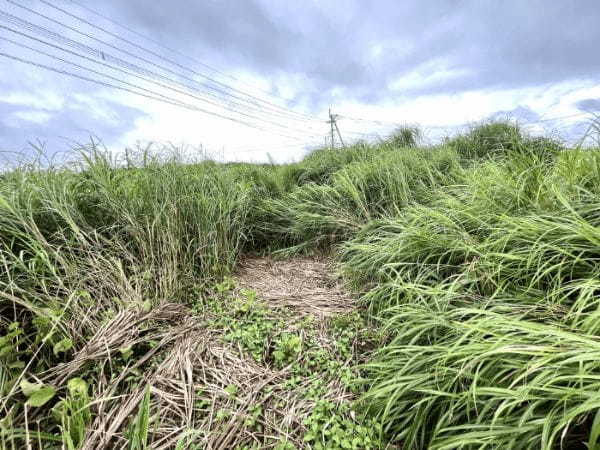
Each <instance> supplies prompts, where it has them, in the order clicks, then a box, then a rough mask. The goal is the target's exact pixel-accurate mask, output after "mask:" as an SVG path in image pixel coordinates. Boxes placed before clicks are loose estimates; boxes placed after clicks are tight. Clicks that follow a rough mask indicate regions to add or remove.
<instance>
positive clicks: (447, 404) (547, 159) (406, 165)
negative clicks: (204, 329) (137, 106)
mask: <svg viewBox="0 0 600 450" xmlns="http://www.w3.org/2000/svg"><path fill="white" fill-rule="evenodd" d="M410 144H413V142H412V141H411V140H410V139H408V140H407V139H405V138H403V137H402V135H400V136H398V137H396V139H392V140H390V141H389V142H386V143H382V144H381V145H378V146H375V147H371V146H367V145H357V146H355V147H353V148H351V149H348V150H345V151H335V152H331V151H327V150H322V151H318V152H315V153H314V154H312V155H310V156H309V157H308V158H306V159H305V160H304V161H303V162H301V163H299V164H293V165H288V166H251V165H243V164H239V165H227V166H220V165H216V164H213V163H204V164H199V165H194V166H182V165H179V164H176V163H172V164H160V165H159V164H152V163H148V164H147V165H146V166H145V167H143V168H141V169H130V170H124V169H113V168H111V167H110V165H109V164H108V163H107V161H106V160H104V159H103V158H101V157H98V156H93V157H92V159H91V160H90V161H89V165H88V167H87V169H86V170H85V171H84V172H81V173H73V172H59V171H57V172H43V173H42V172H32V171H20V172H19V171H17V172H14V173H11V174H8V175H6V176H4V179H2V180H0V246H2V247H1V249H0V258H1V259H2V260H1V261H0V262H1V267H2V269H0V270H1V271H0V298H1V299H2V301H1V303H0V308H2V312H1V314H0V317H1V320H2V327H3V329H5V331H4V332H3V334H4V337H3V338H2V340H1V341H0V344H1V347H0V352H2V353H1V355H2V356H0V358H2V373H1V374H0V375H1V376H0V390H1V392H2V396H3V400H2V405H0V406H1V407H2V415H3V416H4V417H5V419H3V422H2V423H3V425H2V427H3V429H4V430H7V431H4V432H3V438H4V439H12V438H15V436H19V435H22V434H23V433H24V432H25V431H24V430H25V428H26V427H25V419H26V412H27V408H25V407H24V406H23V403H24V402H25V400H26V396H25V395H24V394H27V393H28V394H29V395H30V397H29V400H30V402H31V395H34V396H37V398H38V400H39V402H40V403H41V402H42V400H44V399H45V398H44V393H45V394H46V395H45V397H50V396H51V395H50V394H52V392H51V391H52V390H53V389H56V390H57V393H56V395H54V396H52V398H51V399H49V400H48V401H47V403H45V404H44V405H43V406H41V407H38V408H35V407H28V408H29V409H28V414H29V416H27V418H28V419H29V421H30V422H31V420H36V418H41V417H44V415H47V411H48V408H50V407H51V406H55V404H56V401H57V399H59V398H63V401H62V403H61V405H62V406H61V408H63V409H62V410H61V411H58V416H59V421H58V423H56V422H51V421H50V420H42V421H41V425H40V429H41V430H42V431H43V432H44V433H47V434H44V435H40V436H39V437H40V439H42V440H47V442H50V441H51V440H52V439H58V441H60V440H61V439H62V440H64V439H65V433H67V434H69V430H67V428H69V427H71V428H70V429H75V428H77V427H75V425H71V422H73V420H74V419H69V420H71V422H68V423H65V418H70V417H71V418H72V416H73V414H71V413H69V412H68V405H70V404H71V403H76V402H77V401H79V402H84V400H85V396H86V395H88V394H87V392H86V393H85V395H84V394H83V393H82V391H83V389H81V386H80V385H77V383H76V382H71V384H72V386H67V379H76V380H77V379H78V378H85V380H86V382H87V384H88V385H89V386H88V387H89V391H90V392H93V393H94V395H97V394H98V392H100V391H101V388H102V387H106V386H104V385H103V384H102V383H104V384H106V381H100V380H103V379H108V380H111V379H113V378H114V377H115V376H117V374H118V371H119V370H118V368H115V367H112V365H111V364H110V358H111V352H113V353H114V352H119V351H120V352H121V357H125V356H126V358H125V360H124V361H123V364H125V365H126V366H128V367H129V366H131V365H132V364H133V363H132V361H140V360H142V359H143V358H144V357H145V355H147V354H148V353H150V352H151V349H149V348H144V345H143V342H146V341H148V340H150V338H148V335H151V336H153V339H152V340H155V341H157V342H159V345H158V350H156V351H154V353H153V354H159V353H160V351H166V349H167V348H168V346H167V344H164V348H163V347H161V346H163V341H161V340H160V339H162V338H164V336H163V334H161V330H160V326H158V325H157V323H159V322H160V320H162V318H165V319H164V320H167V319H168V317H170V316H169V314H175V313H174V312H173V311H172V310H169V311H168V314H167V312H165V305H171V304H177V303H183V304H190V303H192V300H193V299H195V298H213V297H214V294H213V292H214V286H215V284H216V283H218V282H219V281H220V280H222V279H223V276H225V275H227V274H228V273H229V272H230V271H231V270H232V269H233V268H234V266H235V263H236V260H237V258H238V256H239V255H240V254H241V253H242V252H244V251H275V252H279V253H281V254H291V253H294V252H304V251H306V252H310V251H315V250H319V251H323V250H325V251H332V252H334V254H335V255H337V256H338V258H339V262H340V270H341V272H342V273H343V274H344V276H345V277H346V279H347V281H348V284H349V286H352V287H353V288H354V289H355V290H356V291H357V292H360V293H361V295H362V297H363V299H364V304H365V306H366V307H367V311H368V320H370V321H371V322H372V323H373V324H374V325H377V326H378V327H379V328H380V330H382V336H383V337H382V338H381V339H382V340H381V342H380V345H379V348H378V349H377V351H376V352H375V353H374V354H373V355H372V357H371V358H370V361H369V362H368V363H367V364H366V365H365V366H364V367H362V368H361V371H363V375H364V379H362V378H361V379H359V385H357V387H356V388H357V389H359V390H360V391H362V392H363V395H362V401H361V402H360V406H361V407H362V409H363V410H366V411H367V412H368V413H369V414H370V415H371V417H372V418H373V420H376V421H377V422H378V423H381V424H382V426H383V429H384V431H385V436H386V438H387V439H388V440H390V441H391V442H396V443H402V444H403V445H404V446H405V447H406V448H486V447H490V448H547V449H550V448H554V447H556V446H558V445H560V444H562V445H563V446H565V447H567V448H568V447H573V448H575V447H577V446H581V445H583V443H587V444H588V445H589V447H590V448H593V447H594V446H595V445H596V439H597V435H598V434H599V433H600V425H599V423H598V420H596V419H595V416H596V414H597V411H598V408H599V407H600V394H598V392H599V389H598V388H599V387H600V385H599V382H600V368H599V367H598V364H597V361H598V357H599V356H600V354H599V353H600V339H599V337H598V335H599V333H600V329H599V327H598V325H597V323H598V320H597V316H598V311H599V309H598V302H597V292H598V287H599V283H598V273H597V272H598V269H597V266H598V264H597V260H598V258H599V257H600V250H599V249H600V247H599V244H600V232H598V229H599V228H598V225H599V223H598V221H599V220H600V219H599V217H600V214H599V206H600V203H599V201H598V198H599V197H598V194H599V191H600V151H598V150H594V149H592V150H585V151H584V150H568V151H562V150H561V149H560V146H558V145H557V144H556V143H555V142H553V141H550V140H545V139H532V138H528V137H526V136H523V135H522V134H521V132H520V131H519V130H518V128H516V127H513V126H509V125H505V124H487V125H484V126H481V127H478V128H476V129H474V130H473V131H472V132H471V133H468V134H467V135H465V136H461V137H459V138H457V139H454V140H453V141H450V142H448V143H447V144H446V145H444V146H442V147H438V148H427V149H421V148H419V149H417V148H414V147H410ZM403 145H404V146H403ZM405 145H409V146H408V147H407V146H405ZM402 146H403V147H402ZM131 311H135V314H137V316H135V317H142V318H143V319H144V320H142V321H141V322H140V324H141V325H140V326H139V327H137V328H136V329H135V333H137V334H136V336H138V338H137V339H138V340H135V339H133V342H139V347H135V345H134V347H133V350H132V349H130V348H129V347H127V346H126V345H124V344H126V343H127V342H130V341H131V336H127V338H125V337H123V338H121V337H119V336H120V334H119V333H117V332H114V333H112V334H111V328H110V325H111V324H112V323H114V322H115V320H116V319H122V317H123V315H125V314H129V313H130V312H131ZM131 314H134V313H131ZM132 317H133V316H132ZM173 317H175V316H173ZM177 317H179V316H177ZM159 319H160V320H159ZM140 320H141V319H140ZM132 333H133V331H132ZM99 336H100V337H102V338H103V339H104V338H105V337H106V338H107V337H110V338H111V339H112V340H110V342H111V345H112V347H111V348H110V351H111V352H103V351H101V350H100V349H98V350H96V352H97V353H95V354H94V358H90V360H89V361H86V362H85V364H84V363H81V364H79V365H76V366H73V362H72V360H73V355H80V354H81V352H82V351H84V350H86V351H87V350H89V348H90V342H95V340H97V339H98V338H99ZM165 339H166V338H165ZM136 345H137V344H136ZM161 348H162V350H161ZM113 357H114V356H113ZM92 359H93V360H94V362H92V361H91V360H92ZM122 359H123V358H122ZM107 361H108V362H107ZM65 374H67V375H65ZM76 377H77V378H76ZM25 378H26V379H27V380H29V381H30V382H35V381H36V380H40V381H43V382H44V383H45V384H44V385H43V387H41V386H42V385H41V384H40V385H38V386H34V387H31V386H29V385H24V386H25V391H27V390H29V392H24V391H23V384H22V383H21V381H22V380H23V379H25ZM118 381H119V383H118V386H119V387H118V388H115V390H114V391H110V393H111V394H113V395H115V394H118V393H120V392H130V390H131V387H130V386H129V385H128V384H127V381H126V380H121V379H119V380H118ZM138 381H139V380H138ZM108 384H109V385H110V383H108ZM78 387H79V390H78V389H77V388H78ZM44 389H45V391H44ZM128 389H129V390H128ZM32 391H35V394H32ZM39 392H41V393H39ZM107 392H108V391H107ZM142 398H143V392H141V391H140V393H139V396H138V400H141V399H142ZM34 400H35V399H34ZM69 402H70V403H69ZM33 403H35V401H34V402H33ZM84 403H85V402H84ZM65 404H66V405H67V406H65ZM142 404H143V403H142ZM135 405H137V403H136V404H135ZM135 405H134V406H135ZM357 406H358V405H357ZM64 408H66V409H64ZM73 408H74V407H73ZM73 408H71V409H73ZM79 409H81V408H79ZM139 410H140V411H142V412H143V408H139ZM89 414H90V417H85V418H78V420H79V421H80V422H81V423H79V425H78V427H79V428H77V429H80V430H83V431H80V433H85V428H86V426H87V427H89V426H90V425H89V424H90V423H91V421H92V420H94V419H93V417H92V416H94V414H97V410H96V409H94V408H93V407H92V408H91V409H90V411H89ZM60 417H62V422H61V420H60ZM32 418H33V419H32ZM138 419H139V421H138V422H133V423H131V424H129V423H128V422H127V421H124V422H123V424H122V427H123V429H125V428H127V429H135V425H136V423H137V424H138V425H139V426H138V429H143V428H144V427H143V422H144V416H143V414H142V413H141V412H140V413H139V414H138ZM192 425H193V424H192ZM61 426H62V430H63V431H62V433H61V431H60V429H61ZM324 426H325V425H324ZM132 427H133V428H132ZM27 429H31V430H34V428H31V427H29V426H28V428H27ZM35 429H37V428H35ZM65 430H66V431H65ZM70 433H71V434H73V432H72V431H71V432H70ZM121 435H122V436H123V439H126V436H127V434H126V433H124V432H122V433H121ZM138 435H139V433H138ZM74 436H75V437H74V438H73V439H74V440H75V441H77V439H80V440H81V436H80V437H79V438H77V433H75V434H74ZM129 436H130V437H129V444H128V445H130V447H131V446H133V447H132V448H136V447H135V442H134V441H135V439H136V438H135V436H136V433H130V435H129ZM17 442H22V441H17ZM124 442H125V441H124ZM132 442H134V443H133V444H132ZM308 442H312V441H308ZM140 445H141V444H140ZM307 445H309V444H307ZM311 445H313V444H311ZM314 445H316V443H315V444H314ZM340 445H341V444H340ZM17 447H18V445H17Z"/></svg>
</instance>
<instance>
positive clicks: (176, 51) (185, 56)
mask: <svg viewBox="0 0 600 450" xmlns="http://www.w3.org/2000/svg"><path fill="white" fill-rule="evenodd" d="M66 1H68V2H70V3H73V4H74V5H76V6H78V7H79V8H80V9H83V10H85V11H87V12H89V13H92V14H94V15H96V16H98V17H100V18H102V19H104V20H106V21H108V22H110V23H112V24H113V25H116V26H117V27H119V28H121V29H123V30H125V31H127V32H129V33H131V34H134V35H136V36H138V37H139V38H141V39H143V40H145V41H148V42H151V43H152V44H154V45H156V46H158V47H161V48H162V49H164V50H167V51H168V52H170V53H175V54H178V55H180V56H183V57H184V58H188V59H190V60H191V61H193V62H194V63H196V64H199V65H200V66H202V67H205V68H206V69H208V70H211V71H213V72H215V73H217V74H219V75H221V76H222V77H226V78H229V79H231V80H233V81H237V82H238V83H241V84H244V85H246V86H248V87H250V88H252V89H256V90H258V91H261V92H263V93H265V94H267V95H270V96H273V97H275V98H279V99H280V100H284V101H285V99H283V98H281V97H278V96H274V95H273V94H272V93H270V92H267V91H266V90H264V89H262V88H260V87H257V86H255V85H252V84H249V83H247V82H245V81H243V80H240V79H239V78H237V77H234V76H233V75H230V74H228V73H225V72H223V71H221V70H219V69H216V68H214V67H212V66H210V65H208V64H206V63H204V62H202V61H200V60H199V59H197V58H194V57H192V56H188V55H186V54H184V53H183V52H181V51H179V50H177V49H174V48H172V47H168V46H166V45H164V44H163V43H162V42H160V41H158V40H156V39H153V38H151V37H150V36H146V35H144V34H142V33H140V32H138V31H136V30H134V29H132V28H130V27H128V26H126V25H123V24H122V23H120V22H117V21H116V20H114V19H112V18H110V17H108V16H106V15H104V14H102V13H100V12H98V11H96V10H94V9H92V8H90V7H89V6H85V5H83V4H81V3H80V2H78V1H75V0H66ZM307 117H308V116H307Z"/></svg>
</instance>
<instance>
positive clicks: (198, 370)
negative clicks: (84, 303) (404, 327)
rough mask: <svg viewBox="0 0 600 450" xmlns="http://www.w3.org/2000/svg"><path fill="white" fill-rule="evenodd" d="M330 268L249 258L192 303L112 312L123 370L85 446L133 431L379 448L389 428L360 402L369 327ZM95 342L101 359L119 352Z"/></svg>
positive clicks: (237, 443)
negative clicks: (382, 428) (363, 411)
mask: <svg viewBox="0 0 600 450" xmlns="http://www.w3.org/2000/svg"><path fill="white" fill-rule="evenodd" d="M331 273H332V267H331V264H330V262H329V261H327V260H325V259H314V258H294V259H291V260H285V261H274V260H271V259H268V258H246V259H244V260H243V262H242V264H241V265H240V268H239V271H238V272H237V273H236V274H235V276H234V277H232V278H228V279H226V280H225V281H224V282H223V283H220V284H218V285H217V286H216V287H215V291H214V293H213V295H211V296H209V297H208V298H207V297H203V298H199V299H198V300H197V301H196V302H195V303H194V304H193V306H192V308H191V311H190V310H189V309H188V308H185V307H182V306H181V305H174V304H168V303H165V304H164V305H163V306H162V307H159V308H155V309H154V310H153V311H152V312H151V313H148V314H146V315H145V316H144V315H143V314H142V315H141V316H140V315H139V312H138V313H131V314H130V315H129V316H127V317H125V316H123V317H116V318H114V319H113V320H112V321H111V322H110V323H109V324H107V327H106V330H105V333H103V336H104V337H106V336H111V338H112V339H121V340H120V341H119V342H118V343H116V342H112V343H108V345H109V346H111V347H115V346H118V347H119V348H120V349H121V352H120V358H115V360H114V361H113V362H112V364H123V370H120V371H118V372H119V373H120V376H119V377H118V378H117V379H115V380H106V381H105V383H103V384H102V385H101V386H100V390H99V395H98V397H97V398H96V402H99V405H100V406H99V410H100V411H101V412H102V414H98V415H97V417H96V419H95V421H94V423H93V424H92V425H91V427H89V429H90V430H95V431H94V432H91V433H88V434H87V436H86V438H85V445H84V446H83V448H86V449H92V448H102V447H106V446H115V447H119V446H120V444H123V445H125V442H128V443H129V444H128V445H131V442H132V435H134V434H136V435H137V437H136V438H135V439H137V440H138V441H139V442H141V443H143V442H146V443H147V444H148V445H149V447H151V448H165V449H166V448H181V449H183V448H186V449H187V448H189V449H195V448H196V449H263V448H272V449H278V450H288V449H290V450H291V449H303V448H315V449H325V448H326V449H337V448H339V449H344V448H349V449H368V448H380V447H381V445H380V444H379V443H378V439H379V438H378V435H379V432H378V430H379V428H378V427H377V425H376V424H374V423H371V422H370V421H368V420H367V421H366V422H365V421H364V420H363V418H362V417H361V415H360V414H359V413H358V411H357V410H355V407H354V400H355V399H356V398H357V395H358V392H359V383H357V381H360V378H359V375H358V372H357V370H356V369H355V367H356V365H357V364H359V363H360V362H362V356H361V355H364V354H365V353H366V349H367V348H368V347H369V339H371V338H372V336H371V332H370V331H369V329H368V328H367V327H366V326H365V324H364V322H363V321H362V318H361V316H360V315H359V314H358V312H357V310H356V308H355V303H354V301H353V299H352V298H351V297H350V296H349V295H348V294H346V293H345V292H344V290H343V289H342V287H341V284H340V282H339V280H337V279H336V278H334V277H333V276H332V275H331ZM136 314H137V315H136ZM116 330H118V331H119V332H116ZM119 336H120V338H119ZM103 339H104V338H102V337H101V336H99V337H98V339H96V340H92V341H91V342H92V345H91V347H90V348H88V349H87V353H86V355H87V356H88V358H89V356H90V354H91V353H93V351H92V347H93V343H94V342H96V343H97V344H100V343H101V342H103ZM128 339H129V340H128ZM96 347H98V348H97V349H96V352H97V353H98V354H96V355H95V357H96V358H97V360H104V362H103V363H100V364H99V366H100V367H102V366H103V364H106V363H107V361H106V360H107V359H108V360H110V352H109V353H108V354H102V349H101V345H96ZM124 348H125V349H126V350H125V354H126V353H127V352H128V351H130V352H133V353H134V354H135V355H134V357H133V358H131V360H130V361H132V362H131V363H128V359H127V358H123V353H124V352H123V349H124ZM144 352H145V353H144ZM126 356H129V355H126ZM88 358H84V357H83V355H82V358H80V359H79V360H78V358H74V360H73V361H80V363H76V362H71V363H70V364H71V366H70V367H61V368H59V370H57V371H56V372H57V373H60V374H61V376H62V377H63V378H64V377H65V376H68V374H69V373H71V372H75V371H76V370H78V368H80V367H81V365H82V364H84V363H85V361H87V360H88ZM113 369H114V367H113ZM113 371H114V370H113ZM117 386H120V388H119V390H118V391H119V392H120V393H121V396H119V397H118V398H117V399H116V400H115V399H114V394H115V392H117ZM126 386H130V388H129V389H128V393H127V394H125V395H123V394H122V393H123V390H124V389H123V388H124V387H126ZM126 390H127V389H126ZM142 447H143V446H141V447H140V448H142Z"/></svg>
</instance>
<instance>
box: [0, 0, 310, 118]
mask: <svg viewBox="0 0 600 450" xmlns="http://www.w3.org/2000/svg"><path fill="white" fill-rule="evenodd" d="M6 1H7V2H9V3H11V4H13V5H15V6H17V7H19V8H21V9H23V10H25V11H28V12H29V13H31V14H34V15H36V16H39V17H42V18H43V19H45V20H47V21H50V22H52V23H54V24H56V25H59V26H61V27H63V28H66V29H67V30H70V31H72V32H74V33H77V34H78V35H81V36H84V37H86V38H88V39H91V40H93V41H94V42H98V43H100V44H102V45H105V46H107V47H109V48H112V49H114V50H116V51H118V52H121V53H123V54H125V55H127V56H129V57H131V58H135V59H137V60H139V61H142V62H144V63H146V64H149V65H151V66H153V67H156V68H158V69H160V70H163V71H165V72H167V73H170V74H172V75H175V76H176V77H179V78H182V79H185V80H187V81H189V82H191V83H193V84H196V85H198V86H200V87H202V88H204V89H210V90H212V91H213V92H216V93H219V94H222V95H223V96H225V97H230V98H233V99H237V100H239V101H241V102H244V103H246V104H247V106H251V107H255V108H261V109H262V110H271V113H275V114H285V113H284V112H282V111H276V110H273V108H270V107H268V106H260V105H257V104H256V103H255V102H252V101H251V100H249V99H247V98H243V97H240V96H237V95H235V94H232V93H230V92H227V91H225V90H223V89H220V88H218V87H214V86H210V85H206V84H202V83H199V82H198V81H197V80H195V79H193V78H190V77H188V76H186V75H183V74H181V73H178V72H175V71H173V70H171V69H169V68H168V67H165V66H163V65H160V64H157V63H155V62H152V61H150V60H148V59H146V58H143V57H141V56H139V55H136V54H134V53H131V52H129V51H127V50H124V49H122V48H119V47H117V46H115V45H112V44H110V43H108V42H106V41H103V40H102V39H98V38H97V37H95V36H92V35H90V34H88V33H85V32H82V31H80V30H78V29H76V28H74V27H72V26H70V25H67V24H65V23H63V22H61V21H58V20H56V19H54V18H51V17H49V16H47V15H45V14H42V13H40V12H38V11H35V10H33V9H31V8H28V7H26V6H23V5H19V4H17V3H15V2H14V1H13V0H6ZM4 14H5V15H6V16H9V17H10V18H12V19H13V20H18V21H22V22H25V23H27V24H28V25H29V26H33V27H38V28H42V29H43V28H44V27H41V26H39V25H35V24H32V23H31V22H27V21H25V20H23V19H21V18H19V17H16V16H13V15H12V14H9V13H6V12H4ZM45 30H46V31H47V32H49V33H52V34H54V35H55V36H60V35H56V33H54V32H52V31H50V30H48V29H45ZM64 39H66V38H63V40H64ZM78 44H79V45H83V44H81V43H78ZM95 51H96V52H97V53H98V54H103V55H104V54H105V53H104V52H102V51H99V50H95ZM117 59H118V58H117ZM163 59H164V58H163ZM121 61H122V60H121ZM167 61H168V60H167ZM122 62H124V61H122ZM126 64H128V63H126ZM190 70H191V69H190ZM200 75H201V74H200ZM188 88H189V86H188ZM206 94H207V95H211V96H213V97H215V94H212V93H206ZM216 98H220V97H219V96H216ZM228 101H231V100H228ZM287 116H288V119H289V120H303V121H307V120H308V119H299V118H292V117H291V116H289V113H288V114H287ZM311 120H315V119H311Z"/></svg>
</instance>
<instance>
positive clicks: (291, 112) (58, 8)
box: [6, 0, 315, 120]
mask: <svg viewBox="0 0 600 450" xmlns="http://www.w3.org/2000/svg"><path fill="white" fill-rule="evenodd" d="M6 1H7V2H9V3H11V4H13V5H15V6H17V7H19V8H23V9H25V10H27V11H29V12H30V13H32V14H36V15H39V16H42V17H44V18H45V19H46V20H49V21H52V22H54V23H57V24H59V25H61V26H64V27H67V28H68V29H71V30H72V31H74V32H77V33H80V34H84V35H85V36H86V37H88V38H90V39H94V40H96V41H100V42H102V43H103V44H104V45H107V46H109V47H111V48H114V49H116V50H118V51H121V52H123V53H125V54H127V55H128V56H131V57H135V58H137V59H139V60H142V61H144V62H146V63H148V64H154V65H155V66H157V67H160V68H161V69H162V70H169V69H167V68H165V67H162V66H159V65H158V64H156V63H153V62H151V61H148V60H147V59H145V58H142V57H140V56H138V55H135V54H133V53H131V52H128V51H126V50H123V49H119V48H117V47H115V46H113V45H112V44H109V43H107V42H105V41H102V40H99V39H97V38H95V37H93V36H91V35H88V34H87V33H82V32H81V31H79V30H77V29H75V28H73V27H70V26H68V25H65V24H64V23H62V22H60V21H58V20H55V19H52V18H50V17H48V16H46V15H44V14H42V13H39V12H37V11H35V10H32V9H31V8H28V7H26V6H23V5H19V4H17V3H16V2H15V1H14V0H6ZM39 1H40V2H42V3H43V4H45V5H46V6H48V7H50V8H53V9H55V10H57V11H59V12H61V13H63V14H65V15H67V16H69V17H71V18H73V19H75V20H77V21H80V22H82V23H84V24H86V25H88V26H90V27H92V28H95V29H97V30H99V31H102V32H103V33H105V34H107V35H109V36H111V37H113V38H115V39H118V40H119V41H122V42H125V43H127V44H128V45H131V46H132V47H135V48H137V49H139V50H142V51H144V52H146V53H148V54H150V55H152V56H154V57H155V58H158V59H160V60H162V61H166V62H168V63H169V64H171V65H173V66H176V67H179V68H180V69H183V70H186V71H188V72H190V73H192V74H194V75H196V76H199V77H202V78H204V79H206V80H208V81H210V82H211V83H214V84H216V85H218V86H220V87H222V88H225V89H229V90H231V91H234V92H237V93H239V94H241V95H243V96H246V97H248V99H245V98H241V97H239V96H236V95H234V94H231V93H229V92H226V91H223V90H222V89H219V88H215V87H211V89H213V90H216V91H218V92H220V93H222V94H224V95H228V96H232V97H234V98H236V99H238V100H242V101H246V102H248V101H250V100H253V101H254V102H256V101H258V102H260V103H263V104H264V105H263V106H264V107H265V108H267V109H273V108H275V109H276V110H280V111H281V112H285V113H287V114H289V115H295V116H304V115H303V114H300V113H297V112H296V111H293V110H290V109H288V108H283V107H281V106H279V105H277V104H274V103H272V102H269V101H266V100H262V99H260V98H258V97H255V96H253V95H252V94H248V93H246V92H244V91H241V90H239V89H236V88H234V87H232V86H229V85H227V84H225V83H221V82H220V81H218V80H215V79H213V78H212V77H210V76H208V75H206V74H204V73H201V72H198V71H196V70H194V69H191V68H189V67H186V66H183V65H182V64H179V63H178V62H176V61H173V60H171V59H169V58H166V57H164V56H162V55H160V54H158V53H156V52H153V51H152V50H149V49H147V48H145V47H143V46H141V45H138V44H136V43H134V42H132V41H130V40H128V39H125V38H123V37H121V36H119V35H117V34H115V33H112V32H110V31H108V30H106V29H104V28H103V27H100V26H98V25H95V24H93V23H91V22H89V21H87V20H85V19H83V18H82V17H79V16H77V15H76V14H73V13H71V12H69V11H67V10H65V9H63V8H60V7H58V6H56V5H54V4H52V3H51V2H49V1H47V0H39ZM169 71H170V70H169ZM179 76H182V75H181V74H179ZM207 87H208V86H207ZM304 118H305V119H306V120H315V119H314V118H312V117H309V116H304Z"/></svg>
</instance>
